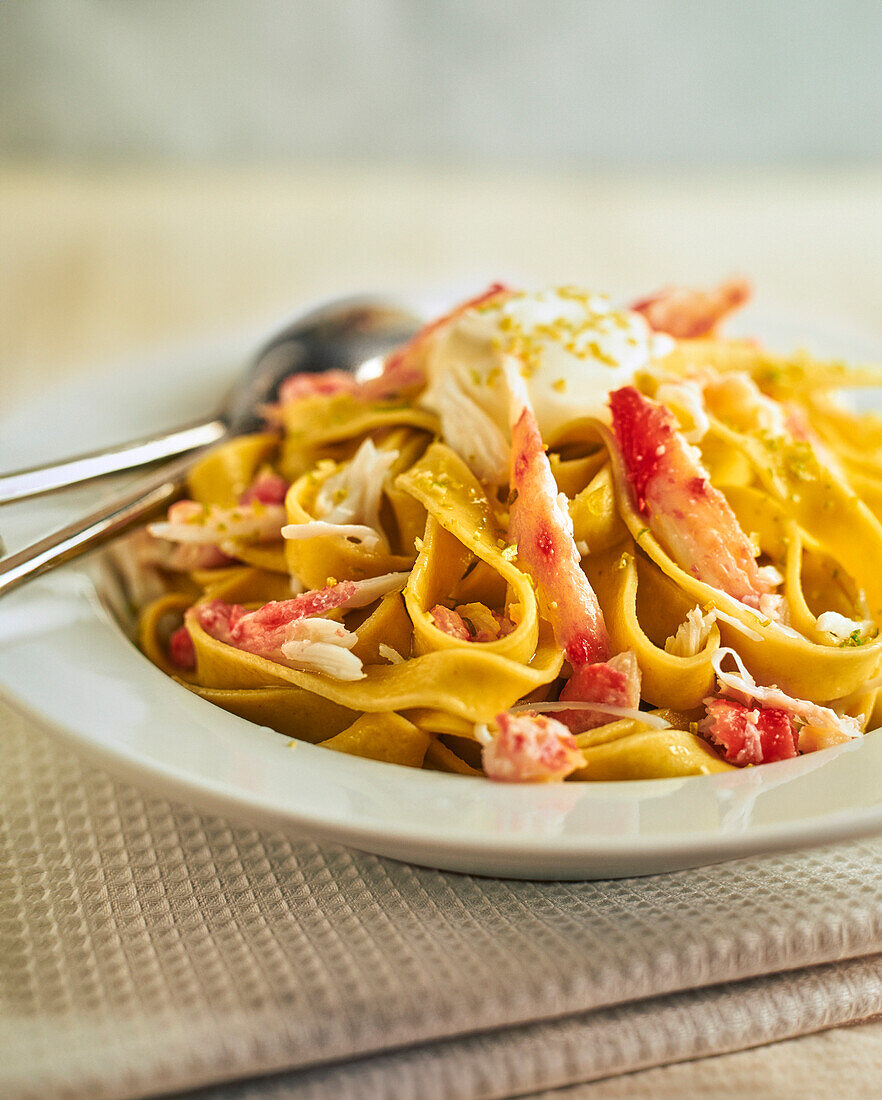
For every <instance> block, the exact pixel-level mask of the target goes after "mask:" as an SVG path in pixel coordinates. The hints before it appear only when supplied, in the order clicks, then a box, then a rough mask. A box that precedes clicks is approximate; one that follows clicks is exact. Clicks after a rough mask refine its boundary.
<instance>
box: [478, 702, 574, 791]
mask: <svg viewBox="0 0 882 1100" xmlns="http://www.w3.org/2000/svg"><path fill="white" fill-rule="evenodd" d="M496 724H497V726H498V727H499V733H498V734H496V736H495V737H493V738H492V739H491V740H490V741H489V743H488V744H486V745H485V746H484V748H483V750H482V752H481V758H482V762H483V765H484V771H485V772H486V774H487V776H488V777H489V778H490V779H498V780H501V781H503V782H508V783H535V782H542V781H544V782H550V781H554V780H561V779H566V777H567V776H568V775H570V774H571V773H572V772H574V771H575V770H576V769H577V768H581V767H582V766H583V765H584V763H585V758H584V757H583V756H582V753H581V752H580V751H579V746H578V745H577V744H576V739H575V737H573V735H572V734H571V733H570V731H569V730H568V729H567V727H566V726H565V725H564V724H563V723H562V722H558V721H556V720H555V719H554V718H547V717H546V716H545V715H542V714H508V713H504V714H500V715H498V716H497V718H496Z"/></svg>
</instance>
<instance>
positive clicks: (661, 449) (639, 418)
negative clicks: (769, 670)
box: [610, 386, 775, 613]
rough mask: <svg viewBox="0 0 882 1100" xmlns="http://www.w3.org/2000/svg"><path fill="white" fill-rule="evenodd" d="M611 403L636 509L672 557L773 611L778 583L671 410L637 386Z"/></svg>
mask: <svg viewBox="0 0 882 1100" xmlns="http://www.w3.org/2000/svg"><path fill="white" fill-rule="evenodd" d="M610 409H611V410H612V421H613V431H614V432H615V436H616V441H617V443H618V445H619V450H620V451H621V455H622V458H623V460H624V463H625V468H626V470H627V473H628V480H629V481H630V483H631V487H632V489H633V492H634V499H635V503H636V505H637V509H638V511H639V512H640V513H641V514H643V515H644V516H646V517H647V522H648V523H649V528H650V530H651V531H652V533H653V534H654V535H655V536H656V537H657V538H658V539H659V541H660V542H662V543H663V544H664V545H665V547H666V548H667V549H668V551H669V553H670V554H671V556H672V557H673V559H674V561H676V562H677V564H678V565H679V566H680V567H681V568H683V569H685V570H687V571H688V572H689V573H691V574H692V575H693V576H694V577H697V578H698V579H699V580H700V581H703V582H704V583H705V584H709V585H711V586H712V587H714V588H718V589H720V590H721V591H723V592H726V593H727V594H728V595H730V596H732V597H733V598H734V599H736V600H741V601H742V602H743V603H745V604H747V606H748V607H753V608H758V609H760V610H762V611H763V612H764V613H768V612H769V611H770V610H773V608H772V607H771V606H770V601H769V600H767V599H764V597H769V596H773V595H774V587H775V586H774V583H773V582H772V580H771V579H770V577H769V576H768V575H766V574H764V573H762V572H761V570H760V568H759V566H758V565H757V563H756V559H755V558H754V556H753V547H752V546H751V543H750V540H749V539H748V537H747V536H746V535H745V534H744V532H743V531H742V530H741V528H740V526H739V525H738V520H737V518H736V517H735V513H734V512H733V511H732V508H731V507H730V505H729V502H728V501H727V500H726V498H725V497H724V496H723V494H722V493H721V492H720V491H719V490H718V489H715V488H714V486H713V485H711V483H710V479H709V477H708V473H707V470H706V469H705V468H704V466H703V465H702V462H701V456H700V455H699V453H698V451H696V450H695V448H694V447H690V446H689V444H688V443H686V441H685V440H684V439H683V436H682V434H681V433H680V431H679V430H678V428H677V421H676V420H675V419H674V416H673V415H672V414H671V412H670V411H669V410H668V409H666V408H665V406H664V405H659V404H657V403H656V402H655V401H650V400H649V398H648V397H644V396H643V394H641V393H639V392H638V391H637V390H636V389H635V388H634V387H633V386H624V387H623V388H622V389H620V390H616V391H615V392H614V393H611V394H610Z"/></svg>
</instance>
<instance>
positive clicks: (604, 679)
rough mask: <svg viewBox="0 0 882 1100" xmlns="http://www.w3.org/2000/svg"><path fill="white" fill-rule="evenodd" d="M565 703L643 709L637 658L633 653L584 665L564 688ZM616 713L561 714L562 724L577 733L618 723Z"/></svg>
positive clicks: (561, 699) (627, 652)
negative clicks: (604, 704) (610, 723)
mask: <svg viewBox="0 0 882 1100" xmlns="http://www.w3.org/2000/svg"><path fill="white" fill-rule="evenodd" d="M560 701H561V702H562V703H568V702H573V703H579V702H582V703H592V704H595V705H596V704H603V703H608V704H610V705H611V706H614V707H625V708H627V709H629V710H637V709H638V708H639V706H640V668H639V666H638V664H637V658H636V656H635V655H634V654H633V653H632V652H631V650H626V651H625V652H624V653H617V654H616V656H615V657H611V658H610V660H608V661H598V662H596V663H595V664H588V665H580V666H579V667H578V668H577V669H576V670H575V671H574V672H573V675H572V676H571V677H570V678H569V680H567V682H566V684H564V687H563V690H562V691H561V693H560ZM616 717H618V716H617V715H616V714H615V713H604V712H603V711H601V710H597V709H594V707H592V709H591V710H577V709H573V710H566V711H561V712H559V713H558V715H557V718H558V721H560V722H563V723H564V724H565V725H566V726H567V727H568V728H569V729H570V730H571V731H572V732H573V733H583V732H584V731H585V730H590V729H594V728H595V727H597V726H603V725H606V723H607V722H610V721H615V719H616Z"/></svg>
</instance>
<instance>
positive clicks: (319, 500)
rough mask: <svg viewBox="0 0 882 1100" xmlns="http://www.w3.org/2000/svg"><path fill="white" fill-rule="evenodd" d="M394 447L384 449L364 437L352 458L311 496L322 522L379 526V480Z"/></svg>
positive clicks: (390, 461)
mask: <svg viewBox="0 0 882 1100" xmlns="http://www.w3.org/2000/svg"><path fill="white" fill-rule="evenodd" d="M397 458H398V451H395V450H390V451H384V450H381V449H380V448H378V447H377V446H376V445H375V444H374V441H373V440H372V439H366V440H365V441H364V442H363V443H362V444H361V446H360V447H359V448H358V450H357V451H356V452H355V454H354V455H353V456H352V458H351V459H350V460H349V462H347V463H346V464H345V465H344V466H342V467H341V468H340V469H339V470H337V471H336V473H333V474H331V476H330V477H329V478H327V479H326V480H325V481H324V482H323V483H322V486H321V488H320V489H319V491H318V493H316V497H315V514H316V516H317V517H318V518H319V519H323V520H324V521H325V522H326V523H335V524H362V525H364V526H365V527H371V528H373V529H374V531H375V532H378V531H379V529H380V500H381V498H382V495H383V483H384V481H385V480H386V475H387V474H388V473H389V471H390V470H391V469H392V466H393V465H394V463H395V460H396V459H397Z"/></svg>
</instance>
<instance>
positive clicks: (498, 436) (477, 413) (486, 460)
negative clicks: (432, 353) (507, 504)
mask: <svg viewBox="0 0 882 1100" xmlns="http://www.w3.org/2000/svg"><path fill="white" fill-rule="evenodd" d="M430 407H432V408H434V409H435V411H436V412H437V413H438V415H439V417H440V419H441V432H442V435H443V436H444V439H445V442H446V443H447V444H448V446H450V447H451V449H452V450H454V451H456V453H457V454H458V455H459V456H460V458H461V459H463V461H464V462H465V463H466V464H467V465H468V467H469V468H470V469H471V471H472V472H473V473H474V474H475V476H476V477H477V478H478V480H479V481H482V482H484V483H485V484H487V485H502V484H504V482H505V479H506V476H507V474H508V456H509V446H508V440H507V439H506V438H505V436H504V435H503V434H502V432H501V431H500V430H499V426H498V425H497V424H496V422H495V421H494V420H493V419H492V417H490V416H489V415H488V414H487V413H486V412H485V411H484V409H482V408H481V406H480V405H479V404H478V403H477V401H475V400H474V399H473V398H472V397H471V396H470V395H469V394H468V393H467V392H466V390H465V388H464V387H463V385H462V382H461V381H460V379H458V378H457V377H456V375H455V374H454V373H453V372H452V371H445V372H444V373H443V374H442V375H441V377H440V378H439V379H437V380H436V382H435V384H434V385H433V387H432V400H431V406H430Z"/></svg>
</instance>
